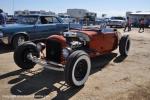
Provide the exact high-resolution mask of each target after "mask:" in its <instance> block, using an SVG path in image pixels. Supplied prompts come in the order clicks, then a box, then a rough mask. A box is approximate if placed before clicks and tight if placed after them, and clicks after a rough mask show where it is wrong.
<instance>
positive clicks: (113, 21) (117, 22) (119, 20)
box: [107, 17, 126, 27]
mask: <svg viewBox="0 0 150 100" xmlns="http://www.w3.org/2000/svg"><path fill="white" fill-rule="evenodd" d="M125 24H126V20H125V18H124V17H111V18H110V20H109V22H108V24H107V25H108V26H110V27H113V26H115V27H124V26H125Z"/></svg>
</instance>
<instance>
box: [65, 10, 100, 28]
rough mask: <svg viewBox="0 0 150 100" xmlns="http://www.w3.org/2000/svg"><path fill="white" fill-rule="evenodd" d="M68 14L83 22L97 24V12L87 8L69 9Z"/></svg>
mask: <svg viewBox="0 0 150 100" xmlns="http://www.w3.org/2000/svg"><path fill="white" fill-rule="evenodd" d="M67 14H68V15H70V16H71V17H73V18H75V19H76V22H80V23H82V24H86V25H89V24H95V20H96V17H97V14H96V13H94V12H89V11H88V10H86V9H67Z"/></svg>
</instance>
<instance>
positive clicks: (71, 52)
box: [14, 28, 130, 87]
mask: <svg viewBox="0 0 150 100" xmlns="http://www.w3.org/2000/svg"><path fill="white" fill-rule="evenodd" d="M118 47H119V51H120V54H121V55H122V56H127V55H128V52H129V49H130V38H129V35H123V34H121V33H120V32H118V31H117V30H114V29H107V28H104V29H102V30H99V29H98V28H85V29H82V30H70V31H68V32H64V33H63V34H62V35H51V36H50V37H48V38H47V39H45V40H43V41H42V42H39V43H37V44H35V43H33V42H25V43H23V44H22V45H20V46H19V47H18V48H17V49H16V50H15V52H14V61H15V63H16V64H17V65H18V66H19V67H20V68H22V69H31V68H33V67H34V66H35V65H36V64H39V65H41V66H44V67H45V68H48V69H52V70H57V71H64V75H65V81H66V83H67V84H69V85H70V86H77V87H78V86H82V85H83V84H84V83H85V82H86V80H87V79H88V76H89V74H90V70H91V60H90V59H92V58H93V57H96V56H99V55H103V54H107V53H110V52H112V51H113V50H115V49H117V48H118Z"/></svg>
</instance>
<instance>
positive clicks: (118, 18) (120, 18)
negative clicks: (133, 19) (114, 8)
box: [111, 17, 125, 20]
mask: <svg viewBox="0 0 150 100" xmlns="http://www.w3.org/2000/svg"><path fill="white" fill-rule="evenodd" d="M111 19H112V20H114V19H117V20H125V18H123V17H111Z"/></svg>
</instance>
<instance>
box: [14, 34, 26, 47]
mask: <svg viewBox="0 0 150 100" xmlns="http://www.w3.org/2000/svg"><path fill="white" fill-rule="evenodd" d="M25 41H27V39H26V37H25V36H24V35H16V36H14V37H13V40H12V47H13V49H16V48H17V47H18V46H19V45H20V44H22V43H23V42H25Z"/></svg>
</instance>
